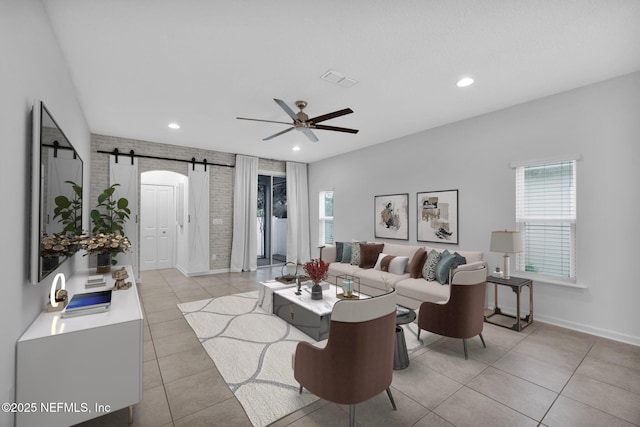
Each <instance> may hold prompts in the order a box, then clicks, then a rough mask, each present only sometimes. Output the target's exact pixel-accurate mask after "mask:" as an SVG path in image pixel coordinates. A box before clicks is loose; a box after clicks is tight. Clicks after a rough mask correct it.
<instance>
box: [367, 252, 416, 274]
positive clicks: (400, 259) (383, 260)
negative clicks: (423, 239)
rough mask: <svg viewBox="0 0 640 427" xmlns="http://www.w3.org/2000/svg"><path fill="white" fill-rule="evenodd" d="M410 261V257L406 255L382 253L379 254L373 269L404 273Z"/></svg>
mask: <svg viewBox="0 0 640 427" xmlns="http://www.w3.org/2000/svg"><path fill="white" fill-rule="evenodd" d="M408 262H409V258H408V257H406V256H395V255H387V254H385V253H381V254H380V255H378V261H377V262H376V265H375V266H374V267H373V269H374V270H380V271H386V272H388V273H393V274H397V275H402V274H404V269H405V268H407V263H408Z"/></svg>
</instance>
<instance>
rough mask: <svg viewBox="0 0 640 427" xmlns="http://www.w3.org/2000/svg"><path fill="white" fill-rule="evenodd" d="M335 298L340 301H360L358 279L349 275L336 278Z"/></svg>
mask: <svg viewBox="0 0 640 427" xmlns="http://www.w3.org/2000/svg"><path fill="white" fill-rule="evenodd" d="M340 290H342V292H340ZM336 297H337V298H340V299H360V278H358V277H355V276H352V275H350V274H344V275H340V276H336Z"/></svg>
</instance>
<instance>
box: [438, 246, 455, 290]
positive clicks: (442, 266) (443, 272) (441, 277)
mask: <svg viewBox="0 0 640 427" xmlns="http://www.w3.org/2000/svg"><path fill="white" fill-rule="evenodd" d="M455 260H456V256H455V255H454V254H452V253H449V251H444V252H442V255H441V256H440V261H438V264H437V265H436V280H437V281H438V282H440V284H441V285H446V284H447V283H449V270H451V265H453V262H454V261H455Z"/></svg>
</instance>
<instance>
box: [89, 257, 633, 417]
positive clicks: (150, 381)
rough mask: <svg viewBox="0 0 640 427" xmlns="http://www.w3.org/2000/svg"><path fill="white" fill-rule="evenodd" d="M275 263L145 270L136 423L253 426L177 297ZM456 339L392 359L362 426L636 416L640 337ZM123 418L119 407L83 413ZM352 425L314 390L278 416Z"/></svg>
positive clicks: (489, 329) (362, 408)
mask: <svg viewBox="0 0 640 427" xmlns="http://www.w3.org/2000/svg"><path fill="white" fill-rule="evenodd" d="M280 271H281V269H280V268H273V269H272V268H265V269H260V270H258V271H257V272H251V273H224V274H215V275H208V276H200V277H192V278H187V277H184V276H183V275H182V274H181V273H180V272H178V271H177V270H173V269H171V270H157V271H150V272H144V273H142V283H141V284H140V285H139V287H138V289H139V292H140V296H141V299H142V303H143V306H144V311H145V321H144V332H145V341H144V393H143V400H142V402H140V403H139V404H138V405H136V406H135V411H134V413H135V418H134V423H133V425H134V426H149V427H169V426H175V427H184V426H250V423H249V420H248V418H247V417H246V415H245V413H244V411H243V409H242V407H241V406H240V404H239V403H238V401H237V400H236V399H235V397H234V396H233V395H232V394H231V392H230V391H229V389H228V387H227V386H226V384H225V382H224V380H223V379H222V377H221V376H220V374H219V373H218V370H217V369H216V367H215V365H214V364H213V362H212V361H211V359H210V358H209V356H208V355H207V354H206V352H205V351H204V350H203V348H202V346H201V345H200V343H199V342H198V340H197V338H196V336H195V334H194V333H193V331H192V330H191V328H190V327H189V325H188V324H187V322H186V321H185V320H184V318H183V317H182V315H181V313H180V311H179V310H178V308H177V307H176V304H178V303H180V302H188V301H196V300H200V299H205V298H211V297H219V296H223V295H229V294H234V293H239V292H247V291H251V290H255V289H256V283H257V282H258V281H261V280H268V279H271V278H272V277H275V276H277V275H280ZM483 335H484V337H485V340H486V342H487V348H486V349H484V348H482V344H481V343H480V340H479V339H472V340H470V341H469V349H470V353H469V360H465V359H464V355H463V352H462V342H461V341H460V340H453V339H448V338H441V339H437V340H436V341H435V342H433V343H431V344H430V345H429V346H428V347H426V348H424V349H422V350H419V351H417V352H415V353H414V354H413V355H412V357H411V364H410V366H409V367H408V368H407V369H405V370H401V371H395V373H394V378H393V383H392V391H393V395H394V398H395V401H396V404H397V406H398V410H397V411H393V410H392V409H391V406H390V404H389V401H388V399H387V397H386V394H385V393H382V394H380V395H379V396H377V397H376V398H374V399H372V400H370V401H368V402H365V403H362V404H360V405H358V406H357V409H356V422H357V423H358V424H359V425H362V426H385V427H386V426H415V427H427V426H509V427H512V426H550V427H551V426H562V427H567V426H587V425H590V426H632V425H636V426H640V347H635V346H631V345H626V344H622V343H619V342H616V341H611V340H607V339H603V338H598V337H594V336H591V335H587V334H583V333H579V332H575V331H571V330H567V329H563V328H559V327H555V326H551V325H547V324H543V323H540V322H534V324H532V325H531V326H529V327H528V328H526V329H525V330H523V331H522V332H514V331H510V330H507V329H504V328H500V327H498V326H494V325H490V324H485V328H484V332H483ZM81 425H82V426H83V427H92V426H126V425H127V410H126V409H125V410H121V411H117V412H114V413H112V414H108V415H106V416H103V417H101V418H97V419H95V420H92V421H89V422H86V423H83V424H81ZM336 425H344V426H346V425H348V408H347V407H344V406H340V405H335V404H332V403H328V402H326V401H323V400H319V401H317V402H315V403H313V404H311V405H309V406H307V407H305V408H303V409H301V410H299V411H297V412H295V413H293V414H290V415H288V416H286V417H284V418H283V419H281V420H279V421H277V422H276V423H274V426H292V427H298V426H336Z"/></svg>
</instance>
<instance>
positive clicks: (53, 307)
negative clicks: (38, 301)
mask: <svg viewBox="0 0 640 427" xmlns="http://www.w3.org/2000/svg"><path fill="white" fill-rule="evenodd" d="M58 282H60V289H58ZM66 287H67V281H66V278H65V276H64V274H63V273H58V274H56V276H55V277H54V278H53V282H52V283H51V291H50V292H49V303H48V304H47V311H48V312H53V311H60V310H62V309H64V308H65V307H66V306H67V303H68V302H69V295H68V293H67V289H66Z"/></svg>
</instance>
